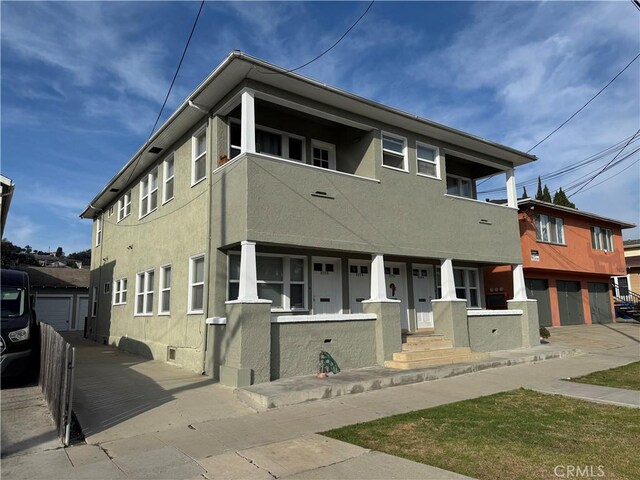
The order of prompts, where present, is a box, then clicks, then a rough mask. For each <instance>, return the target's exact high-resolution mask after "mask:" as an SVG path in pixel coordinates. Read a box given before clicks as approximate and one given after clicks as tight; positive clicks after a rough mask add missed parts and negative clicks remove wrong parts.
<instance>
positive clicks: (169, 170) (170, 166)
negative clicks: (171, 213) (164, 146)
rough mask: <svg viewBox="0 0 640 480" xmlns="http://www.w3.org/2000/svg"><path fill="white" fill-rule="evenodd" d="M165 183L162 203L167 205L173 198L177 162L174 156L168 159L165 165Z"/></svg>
mask: <svg viewBox="0 0 640 480" xmlns="http://www.w3.org/2000/svg"><path fill="white" fill-rule="evenodd" d="M163 165H164V166H163V169H164V172H163V174H164V175H163V182H164V185H163V187H162V203H167V202H168V201H169V200H171V199H172V198H173V184H174V177H175V168H176V166H175V162H174V160H173V155H171V156H170V157H169V158H167V159H166V160H165V161H164V164H163Z"/></svg>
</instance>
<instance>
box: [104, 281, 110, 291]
mask: <svg viewBox="0 0 640 480" xmlns="http://www.w3.org/2000/svg"><path fill="white" fill-rule="evenodd" d="M104 293H111V284H110V283H109V282H106V283H105V284H104Z"/></svg>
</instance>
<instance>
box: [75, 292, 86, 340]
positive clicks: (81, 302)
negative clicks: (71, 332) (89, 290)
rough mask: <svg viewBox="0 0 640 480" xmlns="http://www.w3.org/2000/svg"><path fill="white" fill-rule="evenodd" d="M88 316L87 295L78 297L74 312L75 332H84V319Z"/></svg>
mask: <svg viewBox="0 0 640 480" xmlns="http://www.w3.org/2000/svg"><path fill="white" fill-rule="evenodd" d="M88 315H89V295H78V309H77V311H76V330H80V331H81V332H84V319H85V317H86V316H88Z"/></svg>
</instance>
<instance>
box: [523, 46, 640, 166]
mask: <svg viewBox="0 0 640 480" xmlns="http://www.w3.org/2000/svg"><path fill="white" fill-rule="evenodd" d="M638 57H640V53H638V54H637V55H636V56H635V57H633V60H631V61H630V62H629V63H627V65H626V66H625V67H624V68H623V69H622V70H620V71H619V72H618V73H617V74H616V76H615V77H613V78H612V79H611V80H609V83H607V84H606V85H605V86H604V87H602V88H601V89H600V90H599V91H598V93H596V94H595V95H594V96H593V97H591V98H590V99H589V101H588V102H587V103H585V104H584V105H583V106H581V107H580V108H579V109H578V110H577V111H576V112H575V113H574V114H573V115H571V116H570V117H569V118H567V119H566V120H565V121H564V122H562V123H561V124H560V125H559V126H558V127H557V128H556V129H555V130H554V131H552V132H551V133H550V134H549V135H547V136H546V137H544V138H543V139H542V140H540V141H539V142H538V143H536V144H535V145H534V146H533V147H531V148H530V149H529V150H527V153H529V152H530V151H531V150H533V149H534V148H536V147H537V146H538V145H540V144H541V143H542V142H544V141H545V140H547V139H548V138H549V137H550V136H551V135H553V134H554V133H556V132H557V131H558V130H560V129H561V128H562V127H564V126H565V125H566V124H567V123H569V121H571V119H572V118H573V117H575V116H576V115H578V114H579V113H580V112H581V111H582V110H584V109H585V108H586V106H587V105H589V104H590V103H591V102H592V101H594V100H595V99H596V97H598V95H600V94H601V93H602V92H604V91H605V90H606V89H607V87H608V86H609V85H611V84H612V83H613V82H614V81H615V80H616V78H618V77H619V76H620V75H622V73H623V72H624V71H625V70H626V69H627V68H629V67H630V66H631V64H632V63H633V62H635V61H636V60H637V59H638Z"/></svg>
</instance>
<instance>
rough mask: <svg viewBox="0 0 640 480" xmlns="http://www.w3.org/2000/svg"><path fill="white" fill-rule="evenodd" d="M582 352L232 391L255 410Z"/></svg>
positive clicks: (363, 372) (380, 370) (511, 353)
mask: <svg viewBox="0 0 640 480" xmlns="http://www.w3.org/2000/svg"><path fill="white" fill-rule="evenodd" d="M582 353H583V352H582V351H580V350H578V349H570V348H565V347H557V346H551V345H540V346H536V347H533V348H522V349H518V350H508V351H503V352H493V353H490V354H488V355H487V358H485V359H483V360H480V361H475V362H469V363H456V364H449V365H440V366H434V367H430V368H419V369H413V370H397V369H391V368H384V367H367V368H360V369H354V370H343V371H342V372H340V373H339V374H337V375H330V376H329V377H328V378H325V379H318V378H316V377H315V375H306V376H300V377H290V378H282V379H280V380H274V381H273V382H269V383H261V384H257V385H251V386H249V387H244V388H238V389H236V390H235V393H236V395H237V397H238V398H239V399H240V400H241V401H242V402H244V403H245V404H247V405H248V406H250V407H252V408H254V409H256V410H258V411H264V410H268V409H270V408H279V407H284V406H287V405H297V404H300V403H305V402H310V401H314V400H322V399H326V398H334V397H340V396H342V395H352V394H356V393H363V392H367V391H372V390H380V389H382V388H389V387H395V386H399V385H409V384H413V383H421V382H429V381H433V380H440V379H443V378H448V377H453V376H457V375H465V374H468V373H473V372H479V371H482V370H487V369H491V368H499V367H507V366H511V365H519V364H524V363H534V362H541V361H544V360H551V359H555V358H565V357H570V356H576V355H580V354H582Z"/></svg>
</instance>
